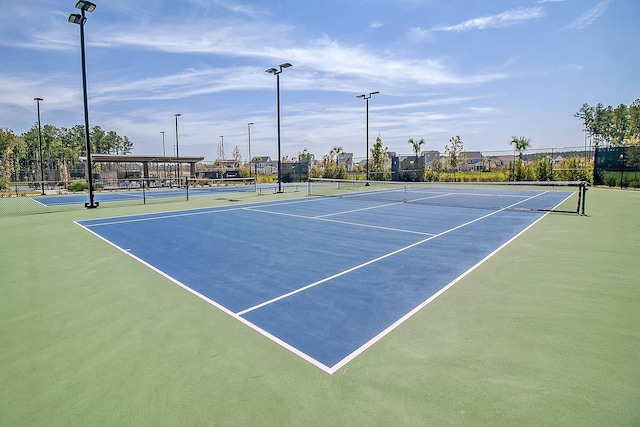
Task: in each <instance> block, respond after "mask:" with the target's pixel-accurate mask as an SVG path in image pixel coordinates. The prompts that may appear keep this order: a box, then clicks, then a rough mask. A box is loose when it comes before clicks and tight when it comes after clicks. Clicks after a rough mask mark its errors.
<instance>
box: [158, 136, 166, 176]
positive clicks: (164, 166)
mask: <svg viewBox="0 0 640 427" xmlns="http://www.w3.org/2000/svg"><path fill="white" fill-rule="evenodd" d="M160 133H161V134H162V157H163V159H162V167H163V169H164V177H165V179H166V178H167V163H166V162H165V161H164V157H165V154H164V131H163V130H161V131H160Z"/></svg>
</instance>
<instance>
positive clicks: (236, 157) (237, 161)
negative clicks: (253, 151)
mask: <svg viewBox="0 0 640 427" xmlns="http://www.w3.org/2000/svg"><path fill="white" fill-rule="evenodd" d="M231 157H233V168H234V169H235V170H239V169H240V165H241V164H242V154H241V153H240V148H238V146H237V145H236V146H235V147H233V151H232V152H231Z"/></svg>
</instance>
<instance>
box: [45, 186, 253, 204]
mask: <svg viewBox="0 0 640 427" xmlns="http://www.w3.org/2000/svg"><path fill="white" fill-rule="evenodd" d="M238 191H255V189H254V186H253V185H232V186H228V187H223V186H220V187H215V188H197V187H196V188H190V189H189V196H190V197H191V196H204V195H211V194H216V193H220V194H224V193H236V192H238ZM186 194H187V193H186V190H185V189H184V188H163V189H149V190H145V191H144V192H143V191H142V190H141V189H135V190H130V191H127V190H118V191H96V192H94V200H95V201H96V202H99V203H105V202H107V203H111V202H126V201H132V200H133V201H135V200H140V201H141V200H143V199H147V200H153V199H171V198H185V197H186ZM87 197H88V195H87V194H86V193H77V194H63V195H49V196H37V197H34V198H33V199H34V200H36V201H37V202H38V203H40V204H42V205H44V206H67V205H82V204H84V202H86V201H87Z"/></svg>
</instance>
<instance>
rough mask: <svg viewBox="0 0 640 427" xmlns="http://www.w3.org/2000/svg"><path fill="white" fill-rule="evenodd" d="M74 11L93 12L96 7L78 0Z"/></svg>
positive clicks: (88, 2)
mask: <svg viewBox="0 0 640 427" xmlns="http://www.w3.org/2000/svg"><path fill="white" fill-rule="evenodd" d="M76 9H80V10H83V11H85V12H93V11H94V10H95V9H96V5H95V4H94V3H91V2H90V1H83V0H80V1H79V2H78V3H76Z"/></svg>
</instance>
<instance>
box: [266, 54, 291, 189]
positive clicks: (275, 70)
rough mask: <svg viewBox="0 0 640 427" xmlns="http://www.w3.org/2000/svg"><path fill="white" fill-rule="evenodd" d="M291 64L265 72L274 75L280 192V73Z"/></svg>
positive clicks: (279, 184) (280, 185)
mask: <svg viewBox="0 0 640 427" xmlns="http://www.w3.org/2000/svg"><path fill="white" fill-rule="evenodd" d="M291 66H292V65H291V64H289V63H288V62H285V63H284V64H280V65H278V68H269V69H267V70H265V72H267V73H269V74H273V75H274V76H276V97H277V116H278V193H282V168H281V163H282V156H281V154H280V74H281V73H282V70H283V69H285V68H289V67H291Z"/></svg>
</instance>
